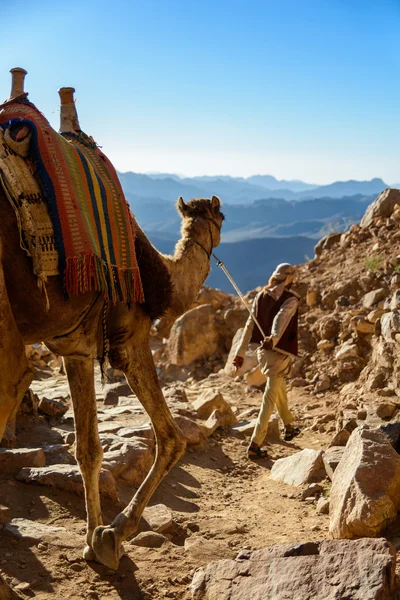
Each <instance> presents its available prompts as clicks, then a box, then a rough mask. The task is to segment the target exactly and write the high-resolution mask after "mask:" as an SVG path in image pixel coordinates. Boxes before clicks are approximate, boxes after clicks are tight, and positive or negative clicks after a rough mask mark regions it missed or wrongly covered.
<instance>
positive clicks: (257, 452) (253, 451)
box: [247, 446, 268, 458]
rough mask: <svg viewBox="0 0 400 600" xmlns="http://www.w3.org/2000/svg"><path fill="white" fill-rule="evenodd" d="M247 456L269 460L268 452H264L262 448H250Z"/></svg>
mask: <svg viewBox="0 0 400 600" xmlns="http://www.w3.org/2000/svg"><path fill="white" fill-rule="evenodd" d="M247 456H248V457H249V458H268V451H267V450H262V449H261V448H260V446H249V447H248V448H247Z"/></svg>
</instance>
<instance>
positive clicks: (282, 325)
mask: <svg viewBox="0 0 400 600" xmlns="http://www.w3.org/2000/svg"><path fill="white" fill-rule="evenodd" d="M298 306H299V301H298V300H297V298H295V297H292V298H288V299H287V300H285V302H284V303H283V304H282V306H281V307H280V309H279V311H278V312H277V313H276V315H275V318H274V320H273V323H272V327H271V335H270V338H271V339H272V345H273V347H275V346H276V345H277V343H278V342H279V340H280V339H281V337H282V335H283V333H284V331H285V329H286V327H287V326H288V325H289V323H290V319H291V318H292V317H293V315H294V314H295V313H296V310H297V308H298Z"/></svg>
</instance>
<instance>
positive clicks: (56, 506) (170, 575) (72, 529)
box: [0, 377, 328, 600]
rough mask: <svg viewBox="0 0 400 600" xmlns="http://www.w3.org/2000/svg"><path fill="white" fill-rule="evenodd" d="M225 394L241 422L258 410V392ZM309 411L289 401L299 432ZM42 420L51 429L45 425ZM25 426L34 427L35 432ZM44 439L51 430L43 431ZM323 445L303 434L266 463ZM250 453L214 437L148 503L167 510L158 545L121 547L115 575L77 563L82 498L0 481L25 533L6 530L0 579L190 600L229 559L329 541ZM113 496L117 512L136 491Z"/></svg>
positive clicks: (51, 387)
mask: <svg viewBox="0 0 400 600" xmlns="http://www.w3.org/2000/svg"><path fill="white" fill-rule="evenodd" d="M213 383H214V384H215V383H216V381H215V379H214V381H213ZM64 385H65V378H62V377H58V378H57V380H56V381H55V382H53V380H51V379H47V380H45V382H40V383H39V382H38V384H37V385H36V387H37V388H38V389H39V390H41V392H42V393H43V392H44V391H45V390H47V396H51V395H59V394H60V390H62V389H63V386H64ZM225 385H226V386H227V388H230V392H231V394H232V396H231V397H232V400H233V401H234V403H235V404H237V407H238V408H239V409H240V410H241V411H242V412H243V411H246V410H249V409H252V408H254V409H256V408H258V406H259V403H260V399H261V391H257V390H252V391H250V392H249V391H247V392H246V389H245V386H244V385H243V384H240V383H238V382H236V383H227V384H225ZM34 387H35V386H34ZM232 388H234V393H232ZM188 392H189V393H190V390H188ZM309 403H310V397H309V396H308V394H307V393H304V392H302V391H300V392H299V391H298V390H296V391H295V392H293V393H291V404H292V406H293V408H294V410H295V412H296V413H297V414H298V415H299V417H300V419H301V421H302V422H303V423H304V425H306V424H307V419H306V418H305V417H304V407H305V406H306V405H307V404H309ZM314 404H315V399H314ZM127 406H128V405H127ZM323 408H324V402H321V407H320V410H318V409H313V415H314V417H315V416H316V415H318V414H319V412H324V411H323ZM321 409H322V410H321ZM99 410H100V411H101V410H103V411H104V413H103V414H105V415H107V412H109V413H110V412H111V413H112V410H113V409H112V408H111V409H110V408H109V407H108V408H107V406H104V404H103V403H102V402H99ZM108 416H109V417H110V421H103V422H104V423H107V422H109V423H115V415H113V414H109V415H108ZM128 416H129V415H128ZM128 416H126V415H123V418H122V420H121V421H118V424H119V425H127V424H128V423H129V422H130V421H131V419H129V418H128ZM314 417H313V418H314ZM32 419H33V417H30V418H29V421H32ZM35 420H37V419H35ZM38 420H39V421H41V420H43V421H44V422H46V423H47V419H46V418H45V417H42V418H40V417H39V419H38ZM135 421H136V422H137V419H136V418H135ZM24 425H25V426H28V425H29V426H30V427H31V426H32V422H30V423H24ZM37 427H40V426H38V425H36V428H37ZM42 427H45V425H42ZM48 432H53V433H54V430H53V429H50V428H49V429H48ZM21 434H23V430H22V431H21ZM324 438H325V439H324ZM327 442H328V439H327V436H326V435H321V434H318V435H316V434H315V433H314V432H310V431H306V432H305V433H304V434H302V435H301V436H299V437H298V438H296V440H295V442H294V443H285V442H282V441H280V442H278V443H276V444H271V445H270V449H271V457H273V458H274V459H276V458H280V457H283V456H288V455H290V454H291V453H293V452H294V451H298V450H299V449H302V448H306V447H307V448H313V447H315V448H319V447H321V446H324V444H325V445H326V444H327ZM35 443H36V444H38V443H39V440H37V439H36V440H35ZM246 444H247V442H246V441H245V438H244V436H237V435H233V434H232V432H231V431H229V430H217V431H216V432H215V433H214V434H213V435H212V436H211V437H210V438H209V439H208V441H207V442H206V443H205V445H204V446H203V447H201V448H199V449H196V450H195V449H190V450H189V452H188V453H187V454H186V456H185V457H184V458H183V459H182V460H181V461H180V462H179V463H178V465H176V466H175V468H174V469H173V470H172V472H171V473H170V474H169V476H167V478H166V479H165V480H164V481H163V483H162V484H161V486H160V488H159V489H158V490H157V492H156V494H155V495H154V497H153V499H152V502H151V505H160V504H162V505H164V506H165V507H167V509H168V510H167V509H165V515H164V517H163V518H164V520H165V523H163V525H162V526H160V528H159V531H160V530H161V531H162V532H163V534H160V533H158V534H157V533H156V535H155V536H154V539H153V538H151V536H150V535H149V534H147V537H148V539H146V537H145V536H146V534H144V533H142V534H141V535H142V536H143V540H142V541H141V542H140V541H139V542H138V543H143V544H145V546H144V547H142V546H139V545H135V544H133V543H132V542H131V543H130V542H127V543H126V544H125V551H126V555H125V557H124V558H123V559H122V561H121V566H120V569H119V571H118V572H117V573H114V572H112V571H110V570H109V569H107V568H106V567H103V566H101V565H97V564H96V563H86V562H85V561H84V560H83V559H82V558H81V550H82V544H83V536H84V531H85V511H84V504H83V497H82V496H81V495H77V494H75V493H73V492H71V491H68V490H60V489H54V488H49V487H45V486H39V485H27V484H26V483H22V482H20V481H18V480H16V479H15V477H14V476H8V477H6V476H4V475H3V477H2V478H1V480H0V494H1V497H2V503H4V504H5V505H7V506H8V507H9V508H8V512H9V517H11V518H12V519H13V520H14V519H22V520H23V521H21V522H20V523H21V524H25V529H24V528H23V527H22V525H21V527H20V528H19V531H20V534H18V532H17V531H11V530H5V529H7V528H3V531H2V532H1V538H0V539H1V547H2V549H3V552H2V557H1V560H0V569H1V573H2V575H3V577H4V578H5V580H6V581H7V582H8V583H10V584H11V585H12V587H13V588H14V589H15V591H16V592H17V593H19V594H20V595H21V597H36V598H43V599H47V598H48V599H50V598H52V599H53V598H54V599H55V598H63V597H64V596H65V595H68V597H69V598H71V600H72V599H78V598H99V599H116V598H124V599H126V600H128V599H136V598H138V599H139V598H149V599H150V598H152V599H153V598H154V599H157V598H185V597H190V593H189V592H188V591H187V587H188V585H189V584H190V582H191V580H192V576H193V570H194V569H196V568H197V567H199V566H202V565H203V564H206V563H207V562H209V561H211V560H216V559H220V558H233V557H235V556H236V554H237V553H238V552H239V551H240V550H245V549H256V548H263V547H266V546H270V545H274V544H281V543H284V542H294V543H298V542H301V541H306V540H307V541H311V540H319V539H321V538H325V537H326V535H327V528H328V517H327V515H323V514H319V515H317V514H316V510H315V498H311V500H312V501H300V495H301V494H300V492H299V489H298V488H297V487H294V486H288V485H285V484H282V483H280V482H276V481H272V480H271V479H270V477H269V474H270V467H271V461H270V460H262V461H257V462H256V461H249V460H248V459H247V457H246ZM59 450H60V449H59ZM71 462H72V461H71ZM119 495H120V501H121V503H122V505H123V504H124V503H125V502H126V501H128V500H129V499H130V497H131V495H132V487H131V486H129V485H126V484H125V485H124V484H120V485H119ZM118 509H119V504H116V503H115V501H114V500H110V499H106V498H103V510H104V516H105V520H106V521H109V520H111V519H112V518H113V516H114V515H115V514H116V513H117V512H118ZM3 518H4V516H3ZM42 525H43V526H45V527H44V528H43V531H42V530H41V526H42ZM52 528H53V529H52ZM54 528H55V529H54ZM58 528H65V529H64V530H62V529H58ZM144 529H146V526H144ZM54 536H56V537H54ZM157 536H158V537H157ZM158 538H159V539H158ZM161 544H162V545H161ZM159 545H160V547H152V546H159ZM148 546H150V547H148ZM186 594H188V596H186Z"/></svg>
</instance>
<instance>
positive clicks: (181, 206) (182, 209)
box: [176, 196, 187, 215]
mask: <svg viewBox="0 0 400 600" xmlns="http://www.w3.org/2000/svg"><path fill="white" fill-rule="evenodd" d="M176 208H177V209H178V210H179V212H180V213H181V215H184V214H185V213H186V212H187V206H186V204H185V202H184V200H183V198H182V196H179V198H178V200H177V202H176Z"/></svg>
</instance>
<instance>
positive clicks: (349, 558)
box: [189, 538, 396, 600]
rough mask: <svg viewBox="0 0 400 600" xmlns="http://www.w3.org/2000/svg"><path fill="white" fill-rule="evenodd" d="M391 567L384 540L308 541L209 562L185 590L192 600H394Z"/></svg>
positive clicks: (388, 546) (388, 547)
mask: <svg viewBox="0 0 400 600" xmlns="http://www.w3.org/2000/svg"><path fill="white" fill-rule="evenodd" d="M189 539H190V538H189ZM395 568H396V550H395V548H394V546H392V545H391V544H390V543H389V542H387V541H386V540H385V539H369V538H367V539H361V540H356V541H350V540H334V541H331V540H329V541H323V542H309V543H305V544H299V545H297V546H290V545H282V546H272V547H271V548H265V549H262V550H256V551H254V552H251V551H242V552H241V553H240V554H239V556H238V557H237V558H236V559H235V560H219V561H214V562H211V563H209V564H208V565H206V566H205V567H202V568H200V569H197V571H196V572H195V575H194V577H193V581H192V584H191V585H190V588H189V589H190V590H191V592H192V600H216V599H218V600H245V599H246V600H247V599H248V600H250V599H252V600H267V599H271V600H306V599H307V600H308V599H311V598H312V600H336V599H337V600H341V599H344V598H348V599H349V600H350V599H351V600H376V599H377V598H379V600H393V598H394V592H395Z"/></svg>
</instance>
